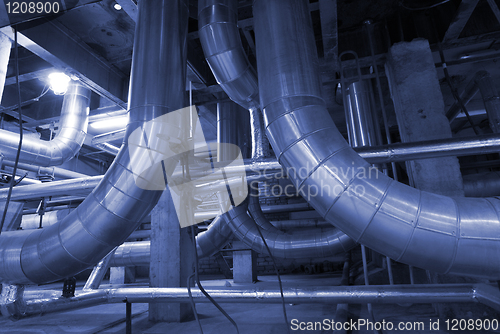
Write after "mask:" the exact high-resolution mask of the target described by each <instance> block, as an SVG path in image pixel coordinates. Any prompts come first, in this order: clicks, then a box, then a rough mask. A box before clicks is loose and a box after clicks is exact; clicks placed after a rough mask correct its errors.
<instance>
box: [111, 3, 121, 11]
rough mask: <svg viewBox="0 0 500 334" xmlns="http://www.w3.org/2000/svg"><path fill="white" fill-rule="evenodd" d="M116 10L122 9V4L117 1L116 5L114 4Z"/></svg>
mask: <svg viewBox="0 0 500 334" xmlns="http://www.w3.org/2000/svg"><path fill="white" fill-rule="evenodd" d="M113 7H114V8H115V9H116V10H121V9H122V6H120V5H119V4H117V3H115V5H114V6H113Z"/></svg>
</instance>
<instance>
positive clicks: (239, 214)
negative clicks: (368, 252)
mask: <svg viewBox="0 0 500 334" xmlns="http://www.w3.org/2000/svg"><path fill="white" fill-rule="evenodd" d="M250 196H251V197H250V203H249V208H248V209H249V212H250V213H251V214H252V216H250V215H249V214H248V213H247V212H246V210H245V209H244V208H235V209H233V210H231V211H230V212H228V213H226V214H224V217H225V218H226V220H227V221H228V223H229V226H230V227H231V229H232V231H233V233H234V235H235V237H236V238H238V239H239V240H240V241H242V242H243V243H244V244H245V245H246V246H248V247H250V248H251V249H253V250H254V251H256V252H258V253H261V254H268V252H267V249H266V247H265V245H264V242H263V240H262V238H261V236H260V234H259V231H258V228H259V227H257V225H256V224H258V225H259V226H260V228H261V232H262V236H263V237H264V239H265V240H266V243H267V245H268V247H269V250H270V251H271V254H272V255H273V256H276V257H280V258H285V259H300V258H314V257H327V256H336V255H338V254H343V253H345V252H346V251H348V250H349V249H351V248H352V247H354V246H355V245H356V242H355V241H353V240H352V239H351V238H349V237H348V236H346V235H345V234H344V233H343V232H342V231H340V230H338V229H334V230H327V231H323V230H318V229H314V228H313V229H310V230H307V231H300V232H299V233H285V232H283V231H280V230H278V229H277V228H276V227H274V226H273V225H271V223H269V221H268V220H267V219H266V218H265V217H264V214H263V213H262V210H261V209H260V205H259V203H258V197H255V196H252V194H250Z"/></svg>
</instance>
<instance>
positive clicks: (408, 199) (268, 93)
mask: <svg viewBox="0 0 500 334" xmlns="http://www.w3.org/2000/svg"><path fill="white" fill-rule="evenodd" d="M291 18H293V19H291ZM254 20H255V25H254V26H255V35H256V41H257V64H258V73H259V79H260V85H259V91H260V97H261V105H262V107H263V112H264V119H265V122H266V129H267V134H268V138H269V140H270V142H271V145H272V147H273V149H274V152H275V153H276V156H277V157H278V161H279V162H280V163H281V164H282V165H283V167H284V168H288V169H289V171H291V172H289V176H290V178H291V179H292V181H293V183H294V184H295V186H296V187H297V189H301V194H302V196H303V197H304V198H305V199H307V200H308V201H309V203H310V204H311V205H312V206H313V207H314V208H315V209H316V211H317V212H319V213H320V214H321V215H322V216H323V217H324V218H325V219H326V220H328V221H330V222H332V223H334V224H335V226H337V227H338V228H340V229H341V230H342V231H344V232H345V233H347V234H348V235H349V236H350V237H351V238H353V239H354V240H356V241H357V242H359V243H361V244H364V245H366V246H367V247H370V248H372V249H373V250H375V251H377V252H380V253H382V254H384V255H386V256H389V257H390V258H392V259H394V260H396V261H400V262H403V263H406V264H409V265H413V266H416V267H420V268H424V269H428V270H431V271H435V272H438V273H453V274H459V275H465V276H476V277H488V278H494V279H498V278H500V221H499V211H500V200H499V199H497V198H487V199H477V198H449V197H446V196H440V195H435V194H431V193H428V192H424V191H420V190H418V189H414V188H411V187H408V186H405V185H403V184H401V183H398V182H395V181H394V180H392V179H390V178H388V177H387V176H385V175H383V174H382V173H379V172H377V171H374V170H373V169H372V170H371V173H370V167H371V166H370V165H369V164H368V163H367V162H366V161H365V160H363V159H362V158H361V157H360V156H359V155H357V154H356V153H355V152H354V151H353V150H352V149H351V148H350V147H349V146H348V145H347V143H346V142H345V140H344V138H343V137H342V136H341V135H340V133H339V132H338V130H337V128H336V127H335V124H334V123H333V121H332V118H331V117H330V115H329V113H328V111H327V109H326V107H325V102H324V100H323V99H322V98H321V86H320V78H319V75H318V74H319V71H318V57H317V55H316V46H315V42H314V35H313V30H312V25H311V18H310V13H309V10H308V2H307V1H305V0H275V1H266V0H256V1H255V2H254ZM289 36H294V38H289ZM293 171H296V172H295V173H294V172H293ZM299 171H300V173H299ZM313 190H314V192H313ZM314 193H316V195H314ZM319 194H321V195H319Z"/></svg>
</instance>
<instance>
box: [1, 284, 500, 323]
mask: <svg viewBox="0 0 500 334" xmlns="http://www.w3.org/2000/svg"><path fill="white" fill-rule="evenodd" d="M191 292H192V297H193V299H194V301H195V303H210V300H208V299H207V298H206V297H205V296H204V295H203V294H202V293H201V291H200V290H198V289H196V288H193V289H191ZM207 292H208V293H209V294H210V296H211V297H212V298H214V299H215V300H216V301H217V302H218V303H258V304H281V303H282V299H281V293H280V290H279V289H273V290H261V289H259V288H255V287H252V288H246V289H239V288H224V289H210V290H207ZM283 296H284V298H285V301H286V302H287V303H291V304H327V305H328V304H341V303H348V304H367V303H374V304H375V303H378V304H400V303H407V302H411V303H422V304H429V303H467V302H469V303H470V302H473V303H483V304H485V305H487V306H489V307H492V308H493V309H495V310H496V311H500V305H499V300H500V297H499V292H498V289H495V288H493V287H491V286H488V285H485V284H477V285H470V284H441V285H426V284H422V285H378V286H376V285H371V286H336V287H332V286H327V287H321V286H319V287H312V288H310V287H286V288H284V289H283ZM189 301H190V298H189V295H188V291H187V288H143V287H134V288H116V289H98V290H90V291H89V290H87V291H81V292H77V293H76V294H75V297H71V298H61V292H60V291H53V290H44V291H26V292H24V291H23V288H21V287H19V286H6V288H4V290H3V291H2V296H1V298H0V307H1V308H2V310H3V313H4V314H3V315H4V316H10V317H11V318H15V319H19V318H22V317H28V316H34V315H41V314H47V313H53V312H62V311H68V310H71V309H79V308H85V307H91V306H95V305H99V304H104V303H123V302H129V303H188V302H189Z"/></svg>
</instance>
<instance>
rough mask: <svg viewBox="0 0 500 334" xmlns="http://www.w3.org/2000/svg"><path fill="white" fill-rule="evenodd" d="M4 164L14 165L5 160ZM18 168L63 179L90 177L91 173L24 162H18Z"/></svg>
mask: <svg viewBox="0 0 500 334" xmlns="http://www.w3.org/2000/svg"><path fill="white" fill-rule="evenodd" d="M3 164H4V165H5V166H9V167H14V162H13V161H9V160H4V161H3ZM17 168H18V169H22V170H25V171H29V172H35V173H37V174H39V175H52V176H54V177H56V178H61V179H76V178H80V177H89V175H86V174H82V173H78V172H73V171H71V170H67V169H64V168H61V167H55V166H52V167H41V166H35V165H30V164H27V163H23V162H20V163H18V164H17Z"/></svg>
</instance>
